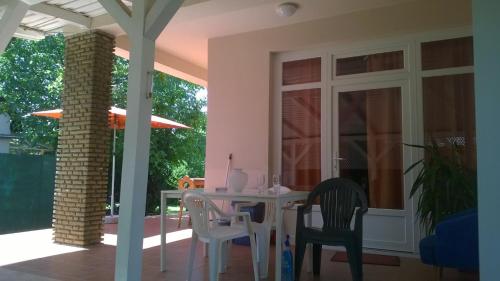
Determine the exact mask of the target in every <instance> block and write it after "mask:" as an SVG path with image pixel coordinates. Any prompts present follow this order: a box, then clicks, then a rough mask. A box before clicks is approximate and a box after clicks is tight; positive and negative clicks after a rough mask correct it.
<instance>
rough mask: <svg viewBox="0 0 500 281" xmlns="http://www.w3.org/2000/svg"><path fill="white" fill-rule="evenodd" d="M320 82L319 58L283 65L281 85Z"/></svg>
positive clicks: (289, 62)
mask: <svg viewBox="0 0 500 281" xmlns="http://www.w3.org/2000/svg"><path fill="white" fill-rule="evenodd" d="M319 81H321V58H311V59H304V60H296V61H287V62H284V63H283V82H282V85H294V84H303V83H312V82H319Z"/></svg>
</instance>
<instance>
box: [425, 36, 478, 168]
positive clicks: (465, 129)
mask: <svg viewBox="0 0 500 281" xmlns="http://www.w3.org/2000/svg"><path fill="white" fill-rule="evenodd" d="M472 43H473V42H472V37H463V38H456V39H448V40H440V41H433V42H425V43H422V45H421V46H422V69H423V70H434V69H446V68H451V67H461V66H472V65H473V50H472V47H473V44H472ZM445 72H446V71H445ZM425 73H426V72H425V71H423V74H424V78H422V95H423V97H422V98H423V110H424V112H423V113H424V114H423V115H424V140H425V142H426V143H427V144H429V143H431V142H432V141H435V142H436V143H437V144H438V145H440V146H441V149H442V150H443V151H444V152H445V153H448V152H447V151H449V150H450V149H451V148H452V147H453V145H456V146H457V147H458V148H459V152H460V153H461V154H462V159H463V161H464V164H465V165H466V166H467V167H468V168H470V169H472V170H475V169H476V139H475V136H476V128H475V98H474V74H473V73H471V72H467V71H466V70H464V71H463V73H458V74H457V73H456V71H455V72H453V73H450V74H446V73H444V74H440V75H439V76H430V75H425Z"/></svg>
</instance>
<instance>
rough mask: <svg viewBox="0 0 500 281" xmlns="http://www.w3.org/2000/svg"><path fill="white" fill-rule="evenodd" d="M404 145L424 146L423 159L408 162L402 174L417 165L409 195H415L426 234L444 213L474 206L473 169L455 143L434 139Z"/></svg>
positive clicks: (447, 213)
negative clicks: (449, 144)
mask: <svg viewBox="0 0 500 281" xmlns="http://www.w3.org/2000/svg"><path fill="white" fill-rule="evenodd" d="M406 145H407V144H406ZM407 146H410V147H415V148H420V149H424V150H425V157H424V159H421V160H419V161H417V162H415V163H414V164H413V165H411V166H410V167H409V168H408V169H407V170H406V171H405V174H406V173H408V172H410V171H411V170H413V169H417V168H418V167H420V170H419V172H418V175H417V177H416V179H415V181H414V182H413V185H412V189H411V192H410V198H412V197H414V196H417V197H418V203H417V216H418V217H419V219H420V223H421V225H422V226H423V227H424V229H425V230H426V232H427V234H431V233H432V232H433V231H434V230H435V228H436V225H437V224H438V223H439V222H440V221H441V220H443V219H444V218H445V217H447V216H449V215H452V214H454V213H457V212H459V211H462V210H465V209H469V208H472V207H475V206H476V204H477V199H476V176H475V172H474V171H471V170H470V169H468V168H467V167H466V166H465V165H464V163H463V161H462V151H461V149H460V148H459V147H458V146H456V145H453V146H452V147H451V148H450V149H445V148H443V147H440V146H439V145H438V144H437V143H436V142H435V141H433V142H432V143H431V144H428V145H425V146H420V145H407Z"/></svg>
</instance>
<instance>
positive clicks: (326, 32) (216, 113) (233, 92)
mask: <svg viewBox="0 0 500 281" xmlns="http://www.w3.org/2000/svg"><path fill="white" fill-rule="evenodd" d="M470 24H471V3H470V0H418V1H415V2H410V3H405V4H401V5H397V6H393V7H386V8H380V9H375V10H370V11H362V12H356V13H353V14H349V15H343V16H337V17H334V18H329V19H322V20H317V21H311V22H307V23H301V24H296V25H290V26H286V27H281V28H274V29H268V30H263V31H258V32H251V33H245V34H239V35H235V36H229V37H222V38H214V39H210V40H209V42H208V132H207V159H206V162H207V164H206V174H205V176H206V184H207V186H208V187H213V186H220V185H224V179H225V169H226V161H227V155H228V154H229V153H233V163H234V165H233V166H235V167H239V168H243V169H245V170H250V171H259V170H261V171H264V172H266V173H267V171H268V169H269V167H270V165H271V163H270V158H271V154H270V153H271V151H270V147H269V143H270V124H271V123H270V121H271V120H270V108H271V106H270V92H271V90H270V89H271V87H272V78H271V77H270V75H271V57H272V56H271V54H272V53H273V52H281V51H289V50H299V49H307V48H310V47H315V46H319V45H323V44H332V45H335V44H341V43H348V42H356V41H366V40H374V39H383V38H391V37H397V36H400V35H408V34H411V33H418V32H425V31H432V30H439V29H447V28H453V27H462V26H469V25H470Z"/></svg>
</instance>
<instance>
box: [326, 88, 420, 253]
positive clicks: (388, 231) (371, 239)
mask: <svg viewBox="0 0 500 281" xmlns="http://www.w3.org/2000/svg"><path fill="white" fill-rule="evenodd" d="M383 88H400V89H401V106H402V108H401V109H402V111H401V112H402V116H401V118H402V120H401V126H402V134H403V135H402V139H403V143H413V140H414V138H413V130H414V129H413V127H414V126H413V124H412V123H413V122H412V121H413V118H412V111H411V94H410V80H408V79H404V80H393V81H383V82H369V83H364V84H352V85H343V86H337V87H333V88H332V91H331V95H332V98H331V100H332V111H330V116H331V119H332V120H333V121H332V137H331V139H332V142H331V147H332V154H330V157H331V158H330V160H331V161H330V162H331V163H333V161H336V159H334V156H337V154H336V152H337V151H338V146H339V142H338V137H337V136H338V95H339V93H341V92H351V91H360V90H369V89H383ZM339 156H340V157H343V156H342V155H339ZM413 162H414V159H413V157H412V152H411V149H409V148H407V147H404V146H403V167H402V168H403V170H404V169H405V167H409V166H410V165H411V164H412V163H413ZM332 166H334V165H332ZM338 172H339V171H338V169H337V170H335V171H334V170H333V169H332V172H331V173H332V175H333V176H338ZM411 183H412V180H411V179H409V176H407V175H405V176H403V188H404V192H403V196H404V200H403V202H404V208H403V209H402V210H392V209H376V208H369V210H368V213H367V214H366V215H365V218H364V225H365V227H364V228H363V238H364V239H363V244H364V247H367V248H374V249H385V250H395V251H405V252H413V251H414V248H413V247H414V243H413V242H414V235H413V234H414V229H413V225H414V219H413V217H414V214H413V213H414V212H413V200H410V199H408V198H409V195H410V188H411Z"/></svg>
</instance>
